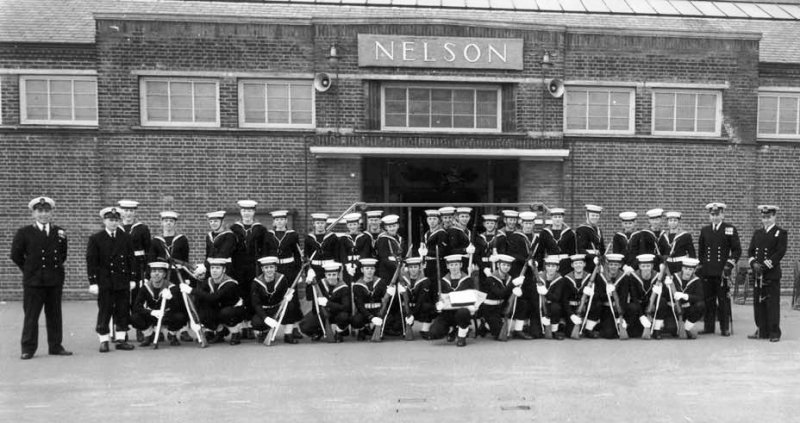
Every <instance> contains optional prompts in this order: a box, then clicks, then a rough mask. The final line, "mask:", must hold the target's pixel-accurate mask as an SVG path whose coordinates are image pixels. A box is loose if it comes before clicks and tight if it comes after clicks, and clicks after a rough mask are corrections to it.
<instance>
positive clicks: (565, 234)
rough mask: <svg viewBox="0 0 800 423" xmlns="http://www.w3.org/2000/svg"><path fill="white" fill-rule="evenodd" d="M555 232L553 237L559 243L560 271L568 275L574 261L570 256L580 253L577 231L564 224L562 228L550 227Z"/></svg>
mask: <svg viewBox="0 0 800 423" xmlns="http://www.w3.org/2000/svg"><path fill="white" fill-rule="evenodd" d="M550 233H552V234H553V239H554V240H555V241H556V244H557V245H558V258H559V264H558V273H560V274H561V275H566V274H567V273H569V272H571V271H572V261H571V260H570V259H569V258H570V256H572V255H574V254H577V253H578V244H577V239H576V238H575V231H574V230H572V228H570V227H569V226H566V225H564V227H563V228H561V229H552V228H551V229H550Z"/></svg>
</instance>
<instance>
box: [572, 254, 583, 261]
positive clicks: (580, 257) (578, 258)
mask: <svg viewBox="0 0 800 423" xmlns="http://www.w3.org/2000/svg"><path fill="white" fill-rule="evenodd" d="M569 259H570V260H572V261H586V254H573V255H571V256H569Z"/></svg>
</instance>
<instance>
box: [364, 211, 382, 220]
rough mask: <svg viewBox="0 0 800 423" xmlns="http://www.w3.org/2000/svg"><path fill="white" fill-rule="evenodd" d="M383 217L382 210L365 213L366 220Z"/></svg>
mask: <svg viewBox="0 0 800 423" xmlns="http://www.w3.org/2000/svg"><path fill="white" fill-rule="evenodd" d="M381 216H383V210H370V211H368V212H367V219H376V218H377V219H380V217H381Z"/></svg>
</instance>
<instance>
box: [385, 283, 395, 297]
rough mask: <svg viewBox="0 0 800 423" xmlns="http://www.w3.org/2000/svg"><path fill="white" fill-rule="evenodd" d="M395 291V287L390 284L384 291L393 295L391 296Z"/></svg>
mask: <svg viewBox="0 0 800 423" xmlns="http://www.w3.org/2000/svg"><path fill="white" fill-rule="evenodd" d="M395 292H397V289H396V288H395V287H393V286H390V287H387V288H386V293H387V294H388V295H389V296H390V297H393V296H394V294H395Z"/></svg>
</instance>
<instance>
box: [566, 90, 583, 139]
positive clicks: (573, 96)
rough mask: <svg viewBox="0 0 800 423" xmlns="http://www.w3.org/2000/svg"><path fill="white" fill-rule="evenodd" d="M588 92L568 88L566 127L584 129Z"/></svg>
mask: <svg viewBox="0 0 800 423" xmlns="http://www.w3.org/2000/svg"><path fill="white" fill-rule="evenodd" d="M587 99H588V92H587V91H586V90H578V89H573V88H570V89H569V91H567V99H566V101H567V129H572V130H586V129H587V128H588V126H587V125H588V124H587V123H586V113H587V109H588V107H587Z"/></svg>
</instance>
